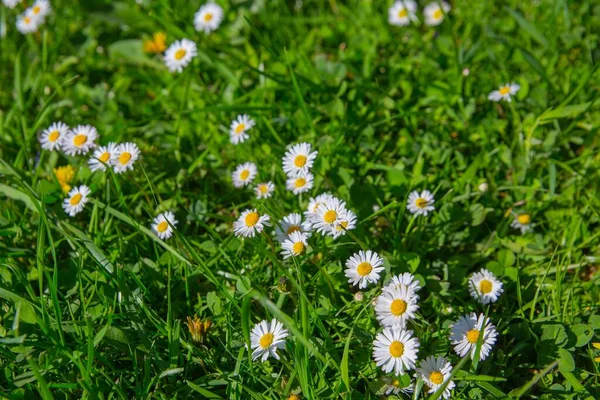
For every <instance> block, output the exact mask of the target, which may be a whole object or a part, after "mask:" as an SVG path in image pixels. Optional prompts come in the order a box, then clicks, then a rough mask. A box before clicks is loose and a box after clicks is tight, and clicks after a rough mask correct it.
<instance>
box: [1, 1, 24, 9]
mask: <svg viewBox="0 0 600 400" xmlns="http://www.w3.org/2000/svg"><path fill="white" fill-rule="evenodd" d="M20 2H21V0H2V4H4V5H5V6H6V7H8V8H15V7H16V6H17V4H19V3H20Z"/></svg>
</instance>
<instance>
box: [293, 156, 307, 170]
mask: <svg viewBox="0 0 600 400" xmlns="http://www.w3.org/2000/svg"><path fill="white" fill-rule="evenodd" d="M304 164H306V156H305V155H302V154H300V155H299V156H296V158H295V159H294V165H295V166H296V167H298V168H302V167H304Z"/></svg>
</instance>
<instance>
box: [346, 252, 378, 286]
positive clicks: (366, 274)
mask: <svg viewBox="0 0 600 400" xmlns="http://www.w3.org/2000/svg"><path fill="white" fill-rule="evenodd" d="M346 267H347V268H346V270H345V271H344V272H345V275H346V278H348V282H349V283H351V284H353V285H354V286H356V285H358V288H359V289H364V288H366V287H367V285H368V284H369V283H377V281H378V280H379V272H380V271H383V269H384V267H383V258H381V257H379V254H377V253H375V252H374V251H371V250H367V251H366V252H364V251H362V250H361V251H359V252H358V253H355V254H353V255H352V256H351V257H350V258H349V259H348V260H347V261H346Z"/></svg>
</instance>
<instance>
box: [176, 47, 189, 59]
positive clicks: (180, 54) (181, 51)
mask: <svg viewBox="0 0 600 400" xmlns="http://www.w3.org/2000/svg"><path fill="white" fill-rule="evenodd" d="M186 53H187V52H186V51H185V49H179V50H177V51H176V52H175V59H176V60H181V59H182V58H183V57H185V55H186Z"/></svg>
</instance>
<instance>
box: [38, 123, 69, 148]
mask: <svg viewBox="0 0 600 400" xmlns="http://www.w3.org/2000/svg"><path fill="white" fill-rule="evenodd" d="M68 132H69V126H68V125H67V124H65V123H64V122H55V123H53V124H52V125H50V127H49V128H46V129H44V131H43V132H42V137H41V138H40V144H41V145H42V149H44V150H50V151H54V150H56V149H59V148H60V146H61V142H62V140H63V139H64V138H65V137H66V136H67V133H68Z"/></svg>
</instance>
